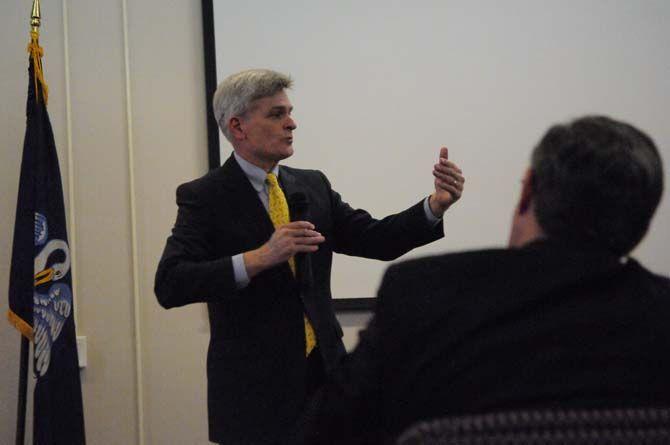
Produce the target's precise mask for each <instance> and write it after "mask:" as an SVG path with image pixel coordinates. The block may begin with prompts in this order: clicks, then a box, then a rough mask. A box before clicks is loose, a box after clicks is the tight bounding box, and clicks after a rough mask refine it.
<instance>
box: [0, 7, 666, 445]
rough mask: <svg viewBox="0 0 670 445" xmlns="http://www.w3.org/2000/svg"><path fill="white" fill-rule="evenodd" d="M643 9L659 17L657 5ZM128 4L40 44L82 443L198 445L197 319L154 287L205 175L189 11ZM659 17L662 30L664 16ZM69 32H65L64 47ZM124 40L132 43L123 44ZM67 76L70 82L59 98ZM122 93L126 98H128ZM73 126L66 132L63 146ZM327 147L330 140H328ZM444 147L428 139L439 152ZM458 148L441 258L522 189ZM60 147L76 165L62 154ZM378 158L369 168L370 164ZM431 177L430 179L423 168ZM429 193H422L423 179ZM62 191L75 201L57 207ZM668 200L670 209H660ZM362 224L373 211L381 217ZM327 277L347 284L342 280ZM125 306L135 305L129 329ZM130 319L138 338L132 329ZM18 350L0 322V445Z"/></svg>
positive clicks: (16, 110)
mask: <svg viewBox="0 0 670 445" xmlns="http://www.w3.org/2000/svg"><path fill="white" fill-rule="evenodd" d="M310 4H312V3H310ZM646 4H649V5H657V6H659V5H660V6H662V4H660V3H658V2H649V3H646ZM123 5H124V4H123V1H122V0H107V1H102V0H96V1H92V0H65V1H62V0H61V1H43V2H42V12H43V17H44V20H43V27H42V35H41V43H42V46H43V47H44V49H45V58H44V63H45V69H46V77H47V81H48V83H49V85H50V88H51V95H50V102H49V110H50V115H51V119H52V123H53V127H54V132H55V138H56V143H57V146H58V150H59V156H60V160H61V169H62V173H63V181H64V189H65V191H66V204H67V206H68V208H72V206H74V209H75V212H74V218H71V217H70V216H68V219H69V223H70V224H71V225H72V228H71V231H70V238H71V241H73V243H72V246H71V247H72V249H73V251H74V253H75V254H76V263H75V264H73V267H74V268H75V272H76V274H77V277H76V278H77V279H76V283H74V290H75V297H76V303H77V307H76V311H77V319H78V331H79V334H80V335H86V336H87V338H88V353H89V357H88V359H89V360H88V367H87V368H86V369H85V370H84V371H83V372H82V385H83V394H84V407H85V415H86V431H87V436H88V443H90V444H93V445H97V444H102V445H106V444H139V443H141V442H140V439H141V438H143V441H144V442H143V443H145V444H204V443H207V427H206V425H207V417H206V397H205V364H204V360H205V349H206V343H207V340H208V326H207V320H206V316H205V309H204V307H203V306H200V305H193V306H191V307H187V308H182V309H173V310H170V311H165V310H163V309H161V308H160V307H159V306H158V304H157V303H156V301H155V297H154V295H153V290H152V286H153V274H154V271H155V268H156V265H157V262H158V259H159V257H160V254H161V251H162V248H163V245H164V242H165V238H166V237H167V235H168V233H169V230H170V228H171V226H172V224H173V222H174V218H175V215H176V206H175V204H174V190H175V188H176V186H177V185H178V184H179V183H181V182H183V181H186V180H188V179H191V178H194V177H196V176H199V175H200V174H202V173H203V172H204V171H206V169H207V158H206V145H207V144H206V130H205V120H204V118H205V99H204V97H203V96H204V93H203V90H204V74H203V56H202V42H201V37H202V36H201V34H202V26H201V18H200V2H198V1H189V2H185V1H177V0H171V1H158V0H142V1H140V0H127V11H126V16H127V21H124V10H123ZM312 5H314V4H312ZM30 7H31V1H30V0H20V1H19V0H12V1H5V2H1V3H0V29H1V30H2V31H0V32H2V37H3V38H2V41H1V42H0V48H1V49H2V52H1V54H0V55H1V56H2V67H3V70H2V75H1V77H0V98H2V100H0V125H1V131H0V146H1V147H2V149H3V150H2V153H3V154H2V162H0V181H2V193H0V289H7V286H8V275H9V260H10V255H11V243H12V231H13V224H14V211H15V205H16V192H17V188H18V175H19V165H20V160H21V147H22V140H23V132H24V130H25V117H24V109H25V99H26V96H25V95H26V87H27V81H28V79H27V73H26V70H27V54H26V52H25V47H26V45H27V42H28V15H29V11H30ZM663 11H664V10H663ZM659 17H664V16H663V15H662V14H659ZM64 18H66V19H67V24H68V28H67V31H68V35H67V37H68V39H67V41H66V39H65V27H64ZM296 20H297V19H296ZM296 20H293V19H292V18H291V17H290V16H287V17H286V25H287V26H293V25H296V24H297V22H296ZM659 20H660V18H659ZM268 21H270V18H268ZM124 26H125V27H127V30H128V34H127V40H125V37H124ZM307 37H308V36H307ZM307 37H306V38H303V39H300V40H296V41H294V42H293V47H294V48H295V49H296V51H299V50H301V48H303V47H304V46H305V45H307V44H308V39H307ZM667 41H668V39H665V40H664V41H663V43H665V42H667ZM126 43H127V45H126ZM126 48H127V50H128V62H129V64H128V65H126V57H125V55H126V53H125V50H126ZM66 50H67V54H68V55H69V60H68V63H66V58H65V55H66ZM302 63H304V64H305V65H308V64H310V63H314V61H311V60H303V61H302ZM126 68H128V73H129V78H128V79H129V82H128V81H127V80H128V79H127V78H126ZM66 70H67V71H69V73H70V91H69V94H68V92H67V91H66ZM667 72H668V71H667V70H666V71H665V73H667ZM304 80H305V82H308V81H309V82H316V80H314V79H312V80H308V79H304ZM418 83H419V84H420V82H418ZM303 85H305V83H302V84H301V83H300V82H299V83H298V84H297V85H296V93H297V90H299V89H300V88H302V87H303ZM419 86H420V85H419ZM666 87H667V84H662V85H660V86H655V85H640V89H641V90H642V91H644V92H645V93H644V94H645V95H650V94H651V93H653V92H654V91H656V92H657V94H665V93H666V92H667V90H666V89H665V88H666ZM128 91H129V92H130V96H127V92H128ZM644 97H646V96H644ZM317 99H318V98H314V99H312V100H311V102H314V105H310V101H308V100H305V101H304V102H303V101H301V103H298V102H297V101H296V100H295V99H294V101H296V105H297V106H298V107H302V108H305V107H310V106H316V104H319V101H318V100H317ZM354 99H355V100H354V101H357V100H359V99H360V100H363V99H365V97H363V96H361V97H354ZM471 105H472V107H471V108H469V109H468V110H469V111H468V113H469V114H468V113H465V111H464V112H463V113H464V115H463V116H462V117H461V118H460V119H461V120H465V119H467V118H468V116H470V117H469V118H472V119H474V118H475V116H476V113H477V112H479V111H480V110H482V112H483V111H486V104H471ZM68 109H69V110H70V119H68V113H67V111H68ZM346 112H347V110H343V109H340V105H337V107H334V108H333V107H327V108H326V109H323V110H322V109H320V112H319V113H314V114H313V115H312V114H310V115H309V116H307V115H303V119H302V122H301V123H300V125H302V126H301V129H300V130H299V133H298V134H301V133H300V131H307V129H308V128H309V127H312V126H313V125H315V124H316V123H318V122H319V120H320V119H323V120H324V121H327V120H328V119H330V118H332V115H333V114H342V113H346ZM365 112H366V113H384V112H385V110H382V109H376V108H374V107H368V108H366V109H365ZM300 113H301V114H302V113H303V111H300ZM665 116H667V113H665V114H659V115H656V114H654V115H647V114H643V115H640V116H635V118H636V119H637V120H638V121H641V122H642V121H644V122H645V123H646V124H645V125H644V127H645V128H647V129H648V130H649V131H650V132H651V133H652V135H654V136H656V137H657V141H658V142H659V145H661V146H664V147H668V146H670V140H668V138H667V133H664V131H666V129H665V127H664V125H663V124H664V122H665ZM363 117H364V116H363ZM363 117H361V118H360V119H359V120H358V121H357V122H358V123H356V122H350V123H349V124H348V126H349V131H351V132H352V137H353V136H354V135H356V134H361V133H364V132H365V130H366V128H365V126H364V122H365V121H364V120H363ZM307 119H309V120H307ZM540 120H542V119H539V118H538V121H540ZM459 122H460V121H459V120H457V121H451V122H447V125H448V127H446V128H445V129H444V130H443V133H444V135H445V136H448V135H449V134H450V131H451V130H452V129H453V130H455V129H457V127H458V123H459ZM545 123H546V122H544V121H542V122H538V128H537V129H535V127H533V128H534V129H533V130H528V132H526V130H527V129H528V128H529V127H526V124H527V123H525V122H518V123H516V124H515V125H518V127H519V131H520V134H523V135H524V139H523V140H517V141H516V142H517V143H518V144H519V145H520V146H521V145H523V146H524V147H526V146H529V145H530V144H532V143H533V142H534V141H535V139H536V137H537V136H538V135H539V131H540V129H539V126H540V124H542V126H544V125H545ZM356 125H358V127H356ZM352 126H353V128H352ZM392 127H395V125H393V126H392ZM68 128H71V133H70V135H68ZM486 130H487V129H486V128H484V129H483V130H482V132H483V133H486ZM494 130H497V129H494ZM494 133H495V132H494ZM494 133H493V134H494ZM494 135H495V134H494ZM659 135H660V136H659ZM492 137H493V136H492ZM322 138H323V140H324V141H327V140H328V139H329V138H328V135H322ZM441 142H442V141H441V140H440V141H439V142H438V141H437V140H436V141H435V143H436V144H437V143H441ZM446 142H447V143H451V142H452V141H451V140H447V141H446ZM453 143H454V144H453V148H454V153H457V152H458V150H464V149H466V150H467V153H464V152H462V151H461V153H462V154H459V155H458V156H463V158H462V160H463V161H464V163H466V164H467V165H464V167H467V168H466V171H467V172H468V184H469V186H468V187H469V189H468V194H466V195H465V196H464V198H463V201H462V202H461V203H459V208H458V209H455V211H454V213H453V215H452V216H453V219H452V220H451V221H450V225H449V227H448V230H449V232H450V234H449V238H448V239H447V240H445V241H443V242H441V243H440V244H439V246H438V247H439V248H440V249H444V250H446V249H452V248H455V247H458V246H459V244H458V243H459V234H460V231H462V230H465V228H464V227H463V225H464V224H465V225H467V224H468V223H469V222H471V221H474V222H476V223H477V224H484V227H483V229H482V230H484V229H485V231H486V230H492V231H494V232H495V233H496V234H497V235H496V236H500V234H502V233H503V232H505V231H506V224H507V220H505V221H487V220H486V218H485V216H486V209H485V208H479V207H478V204H477V202H478V198H479V196H480V195H484V194H485V193H493V194H496V188H500V190H501V192H500V193H498V195H499V196H500V199H501V200H504V201H505V202H508V203H510V205H511V202H512V195H514V194H515V192H516V186H517V184H516V183H515V184H502V183H499V182H497V181H494V182H493V183H492V184H493V189H491V188H490V186H488V185H486V183H485V182H484V180H483V179H479V178H478V176H479V175H480V173H479V172H480V171H481V170H482V169H484V168H486V167H487V165H486V157H485V156H484V155H483V154H482V153H484V154H485V153H486V150H488V149H490V147H491V145H490V144H487V145H485V146H481V147H479V146H475V145H473V144H472V143H470V142H469V141H468V140H467V139H464V140H458V141H453ZM432 144H433V142H430V143H429V142H425V143H424V144H422V147H429V148H430V147H432ZM70 146H71V148H72V156H71V157H69V156H68V147H70ZM351 146H352V147H353V146H354V145H353V144H352V145H351ZM372 148H375V149H376V148H378V147H371V149H372ZM382 148H383V147H382ZM382 153H383V152H382ZM666 153H667V152H666ZM413 154H416V153H412V152H408V158H407V159H415V157H414V156H413ZM314 155H315V156H317V155H318V156H319V157H322V161H323V162H324V163H326V164H327V163H335V164H337V162H338V161H339V160H340V159H342V158H343V157H345V156H346V152H345V151H344V148H342V147H335V148H334V149H331V150H327V151H322V152H318V151H315V152H314ZM387 156H388V155H386V154H383V155H381V154H380V155H379V162H380V164H383V163H384V162H385V161H386V160H387ZM424 157H425V159H426V160H430V159H431V158H432V152H431V153H430V154H428V155H425V156H424V155H420V156H417V157H416V158H417V159H419V158H420V159H423V158H424ZM665 158H666V160H667V159H669V158H670V156H667V155H666V156H665ZM466 160H467V161H466ZM298 161H299V162H304V160H303V161H300V159H298ZM69 162H71V163H72V169H73V171H72V173H73V177H74V181H73V183H72V184H70V183H69V180H68V176H69V173H70V171H69V167H68V164H69ZM429 162H432V161H429ZM520 164H521V162H519V163H517V162H516V160H515V161H512V160H510V161H509V162H508V163H506V164H504V168H505V169H518V171H519V172H520V171H521V169H522V166H521V165H520ZM131 166H133V168H132V169H131ZM326 171H327V172H328V173H329V174H331V172H330V171H328V169H326ZM426 171H427V172H428V173H429V172H430V165H428V166H426ZM332 174H335V175H336V176H337V175H339V173H337V172H334V173H332ZM356 176H359V177H361V179H366V178H365V175H364V174H362V173H361V172H358V173H354V174H352V178H353V177H356ZM131 179H134V184H135V187H134V188H131V182H132V181H131ZM346 179H348V178H345V179H339V180H338V179H336V180H337V183H338V185H339V187H338V188H339V189H341V190H342V192H343V194H344V195H345V196H347V197H353V196H355V195H356V192H357V190H356V186H355V185H354V183H353V182H352V183H349V182H348V180H346ZM367 179H369V178H367ZM489 179H490V178H489ZM494 179H495V178H494ZM378 182H379V183H382V182H383V181H377V180H374V181H371V182H370V184H371V185H370V186H371V187H377V185H376V184H377V183H378ZM426 184H427V186H426V188H429V184H430V178H427V180H426ZM70 187H71V190H72V192H73V201H72V202H70V200H69V198H68V196H67V195H68V191H69V190H70ZM385 187H387V185H384V187H382V188H380V189H379V190H377V193H383V192H385V190H386V188H385ZM394 187H395V188H394V190H393V193H395V194H397V198H398V199H397V201H395V200H394V201H393V202H394V203H396V202H397V203H398V205H400V204H402V203H404V202H406V201H407V200H409V199H410V198H412V199H413V198H414V197H415V195H416V194H417V192H415V191H411V190H410V191H406V190H403V189H402V184H400V185H398V186H394ZM426 192H428V190H426ZM375 196H378V194H377V195H375ZM131 197H132V198H133V199H132V200H131ZM349 199H352V198H349ZM667 202H668V198H667V197H666V198H665V200H664V203H667ZM133 203H134V206H133ZM360 205H362V206H366V207H374V206H375V205H376V203H368V202H360ZM664 205H666V204H664ZM666 207H667V205H666ZM373 210H379V212H377V213H380V212H383V211H387V210H392V209H386V208H378V209H373ZM133 211H135V217H134V218H133ZM473 215H474V216H473ZM668 217H669V216H668V212H667V210H665V207H664V209H663V211H662V214H660V215H659V216H658V218H657V222H656V224H655V226H654V227H653V232H652V238H651V239H650V240H648V241H647V242H646V244H645V245H644V246H643V247H642V248H641V249H640V255H642V256H646V255H648V254H649V252H656V251H657V250H658V249H662V248H663V247H664V246H667V244H668V243H667V241H668V238H667V236H668V231H667V227H668V224H667V222H668ZM133 234H136V237H133ZM133 240H135V242H133ZM133 252H135V254H136V255H133ZM134 258H136V261H134ZM667 264H670V262H668V261H665V262H664V263H661V264H655V266H656V268H657V269H659V270H663V268H666V270H665V272H666V273H667V272H668V270H667ZM375 273H376V272H375ZM375 273H371V274H370V276H369V280H367V281H369V283H371V284H370V286H371V287H374V286H376V282H377V281H376V280H377V277H376V276H375ZM335 274H336V276H337V275H338V274H339V275H342V273H341V272H338V270H335ZM6 301H7V299H6V297H2V298H0V312H2V313H5V312H6V309H7V302H6ZM136 303H138V304H139V318H138V319H137V320H136V317H135V310H136ZM364 320H365V317H364V316H349V317H346V318H345V320H344V325H345V328H346V335H347V337H346V338H347V342H348V343H349V344H352V343H353V342H354V341H355V331H356V330H357V328H358V326H360V325H361V324H363V322H364ZM136 321H137V322H138V325H139V327H140V332H137V331H136V329H135V328H136ZM138 344H139V349H137V345H138ZM18 352H19V337H18V334H17V333H16V332H15V331H14V330H13V329H12V328H11V327H10V326H9V324H7V323H0V357H2V360H0V387H1V388H2V396H1V397H0V443H12V442H13V435H14V422H15V411H16V386H17V374H18ZM138 358H139V359H140V360H139V363H138ZM138 381H139V382H140V386H138V385H137V382H138ZM140 407H141V409H140ZM140 423H141V424H142V425H143V428H142V434H140Z"/></svg>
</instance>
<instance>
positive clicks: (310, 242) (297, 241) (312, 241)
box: [295, 235, 326, 246]
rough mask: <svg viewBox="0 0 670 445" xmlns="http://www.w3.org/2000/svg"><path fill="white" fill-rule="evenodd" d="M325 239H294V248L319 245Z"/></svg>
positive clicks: (304, 237) (311, 237)
mask: <svg viewBox="0 0 670 445" xmlns="http://www.w3.org/2000/svg"><path fill="white" fill-rule="evenodd" d="M325 240H326V238H325V237H324V236H321V235H319V236H303V237H299V238H295V244H296V246H303V245H315V244H321V243H322V242H324V241H325Z"/></svg>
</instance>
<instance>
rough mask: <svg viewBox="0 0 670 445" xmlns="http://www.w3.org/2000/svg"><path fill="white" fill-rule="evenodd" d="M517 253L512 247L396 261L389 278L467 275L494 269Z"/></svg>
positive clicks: (430, 277) (433, 277)
mask: <svg viewBox="0 0 670 445" xmlns="http://www.w3.org/2000/svg"><path fill="white" fill-rule="evenodd" d="M514 256H515V252H514V251H513V250H511V249H502V248H500V249H484V250H472V251H464V252H456V253H448V254H442V255H432V256H425V257H421V258H414V259H410V260H406V261H402V262H399V263H396V264H393V265H392V266H390V267H389V268H388V270H387V272H386V277H389V278H394V279H395V280H398V281H404V280H408V281H417V280H429V281H435V282H439V281H441V280H443V279H445V278H447V277H462V278H468V277H472V276H473V275H486V274H489V273H491V272H494V271H496V270H498V269H499V268H500V266H501V264H504V263H501V262H502V261H507V260H511V259H512V258H513V257H514Z"/></svg>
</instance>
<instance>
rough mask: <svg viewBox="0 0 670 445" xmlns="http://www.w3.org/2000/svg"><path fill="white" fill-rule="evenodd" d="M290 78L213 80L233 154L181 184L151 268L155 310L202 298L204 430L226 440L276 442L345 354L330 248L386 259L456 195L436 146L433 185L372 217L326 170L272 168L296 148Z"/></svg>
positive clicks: (459, 182)
mask: <svg viewBox="0 0 670 445" xmlns="http://www.w3.org/2000/svg"><path fill="white" fill-rule="evenodd" d="M290 86H291V80H290V79H289V78H288V77H286V76H284V75H282V74H280V73H277V72H274V71H270V70H249V71H244V72H241V73H238V74H235V75H233V76H230V77H229V78H227V79H226V80H224V81H223V82H222V83H221V85H219V87H218V89H217V92H216V94H215V95H214V100H213V106H214V112H215V115H216V118H217V121H218V123H219V126H220V128H221V130H222V131H223V133H224V135H225V136H226V137H227V139H228V140H229V141H230V142H231V144H232V146H233V148H234V153H233V155H231V157H230V158H228V160H227V161H226V162H225V163H224V164H223V166H222V167H220V168H218V169H215V170H213V171H211V172H210V173H208V174H207V175H205V176H203V177H202V178H199V179H196V180H194V181H191V182H189V183H186V184H183V185H181V186H179V188H178V189H177V204H178V205H179V212H178V215H177V221H176V223H175V226H174V229H173V231H172V236H170V237H169V238H168V240H167V245H166V247H165V251H164V252H163V256H162V258H161V261H160V264H159V265H158V271H157V273H156V282H155V292H156V296H157V297H158V301H159V302H160V304H161V305H162V306H164V307H166V308H171V307H176V306H183V305H185V304H189V303H199V302H205V303H207V307H208V311H209V319H210V330H211V338H210V345H209V352H208V356H207V376H208V390H207V392H208V411H209V436H210V440H212V441H214V442H219V443H224V444H244V445H252V444H270V443H277V442H284V440H285V437H284V435H285V433H286V432H287V430H288V429H289V428H290V426H291V425H293V423H294V422H295V420H296V418H297V416H298V414H299V413H300V411H301V409H302V407H303V405H304V402H305V400H306V398H307V397H308V396H309V395H310V394H311V392H313V390H314V389H315V388H316V387H317V386H319V385H320V384H321V383H322V382H323V379H324V376H325V374H326V373H327V372H328V371H329V370H330V369H332V368H333V367H334V365H335V364H336V362H337V361H338V360H339V359H340V358H341V357H342V356H343V355H344V347H343V344H342V339H341V336H342V330H341V327H340V325H339V324H338V322H337V319H336V318H335V314H334V313H333V309H332V305H331V293H330V270H331V261H332V254H333V252H338V253H345V254H348V255H355V256H361V257H366V258H376V259H380V260H391V259H394V258H397V257H398V256H400V255H402V254H404V253H406V252H408V251H409V250H411V249H413V248H415V247H418V246H421V245H424V244H426V243H429V242H432V241H434V240H437V239H439V238H441V237H442V236H443V227H442V223H441V217H442V215H443V213H444V212H445V211H446V209H447V208H448V207H449V206H451V205H452V204H453V203H454V202H455V201H456V200H458V199H459V198H460V196H461V193H462V190H463V182H464V179H463V176H462V174H461V170H460V169H459V168H458V167H457V166H456V165H454V164H453V163H452V162H450V161H448V160H447V151H446V149H442V150H441V152H440V160H439V162H438V164H437V165H435V166H434V169H433V175H434V176H435V191H434V193H432V194H431V195H430V196H429V197H428V198H426V199H424V200H422V201H421V202H419V203H418V204H416V205H414V206H412V207H410V208H409V209H407V210H405V211H403V212H400V213H398V214H395V215H391V216H388V217H386V218H384V219H382V220H376V219H373V218H372V217H371V216H370V215H369V214H368V213H367V212H365V211H363V210H355V209H353V208H351V207H350V206H349V205H348V204H347V203H345V202H343V201H342V199H341V198H340V195H339V194H338V193H337V192H335V191H334V190H333V189H332V188H331V186H330V183H329V182H328V179H327V178H326V177H325V175H324V174H323V173H321V172H319V171H316V170H299V169H294V168H289V167H286V166H283V165H282V166H280V165H279V162H280V161H282V160H284V159H286V158H288V157H289V156H291V155H292V154H293V131H294V130H295V128H296V124H295V121H294V120H293V118H292V117H291V111H292V109H293V107H292V105H291V102H290V100H289V98H288V96H287V94H286V92H285V89H287V88H290ZM291 219H292V220H293V221H290V220H291Z"/></svg>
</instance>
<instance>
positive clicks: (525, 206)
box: [518, 168, 534, 215]
mask: <svg viewBox="0 0 670 445" xmlns="http://www.w3.org/2000/svg"><path fill="white" fill-rule="evenodd" d="M533 181H534V176H533V170H531V169H530V168H529V169H527V170H526V173H525V174H524V176H523V180H522V181H521V198H519V206H518V213H519V214H520V215H523V214H524V213H526V212H527V211H528V210H529V209H530V204H531V202H532V201H533Z"/></svg>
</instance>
